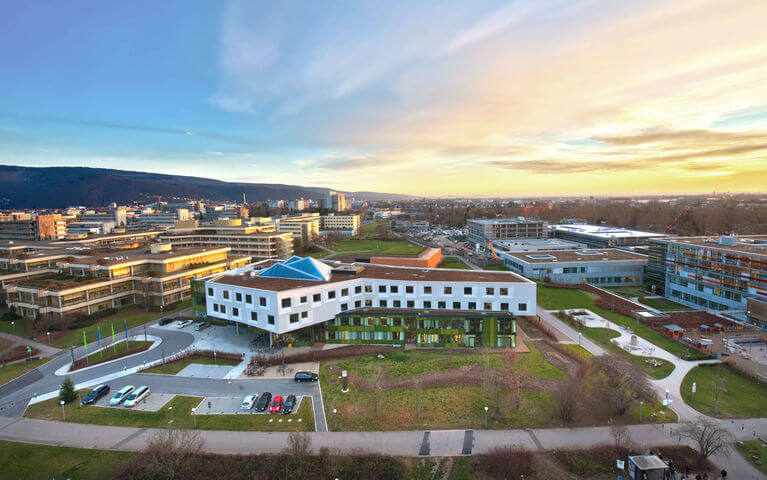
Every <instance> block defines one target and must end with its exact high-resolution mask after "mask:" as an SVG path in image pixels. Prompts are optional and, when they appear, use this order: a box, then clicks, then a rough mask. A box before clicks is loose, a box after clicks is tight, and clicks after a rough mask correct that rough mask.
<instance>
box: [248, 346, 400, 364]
mask: <svg viewBox="0 0 767 480" xmlns="http://www.w3.org/2000/svg"><path fill="white" fill-rule="evenodd" d="M393 348H394V347H387V346H381V345H349V346H348V347H339V348H331V349H330V350H310V351H308V352H299V353H291V354H286V355H285V363H286V364H287V363H304V362H316V361H320V360H335V359H339V358H348V357H359V356H362V355H378V354H379V353H386V352H388V351H391V350H392V349H393ZM251 361H252V362H254V363H259V364H270V365H277V364H278V363H282V354H274V355H253V356H252V357H251Z"/></svg>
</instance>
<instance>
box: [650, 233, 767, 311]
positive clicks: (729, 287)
mask: <svg viewBox="0 0 767 480" xmlns="http://www.w3.org/2000/svg"><path fill="white" fill-rule="evenodd" d="M647 280H648V284H649V285H650V287H651V288H653V289H654V290H655V291H656V292H657V293H660V294H663V295H665V296H666V298H669V299H671V300H674V301H675V302H679V303H681V304H684V305H688V306H691V307H695V308H700V309H708V310H732V311H738V312H743V313H745V312H746V311H747V302H748V300H749V299H753V300H755V301H758V302H765V301H767V235H749V236H738V237H734V236H721V237H679V238H673V237H665V238H657V239H651V240H650V248H649V263H648V266H647ZM744 318H745V315H744Z"/></svg>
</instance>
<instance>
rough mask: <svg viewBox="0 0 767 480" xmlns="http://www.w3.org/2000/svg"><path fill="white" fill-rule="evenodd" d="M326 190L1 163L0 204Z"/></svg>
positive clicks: (309, 194) (258, 196)
mask: <svg viewBox="0 0 767 480" xmlns="http://www.w3.org/2000/svg"><path fill="white" fill-rule="evenodd" d="M328 190H329V189H328V188H319V187H302V186H299V185H281V184H271V183H233V182H223V181H221V180H213V179H210V178H201V177H189V176H182V175H164V174H159V173H148V172H132V171H125V170H114V169H108V168H86V167H39V168H38V167H19V166H10V165H0V208H3V209H11V208H63V207H66V206H69V205H87V206H103V205H108V204H110V203H112V202H116V203H118V204H124V203H128V202H132V201H134V200H149V199H151V197H152V196H153V195H162V196H163V197H169V198H170V197H176V198H181V199H192V200H212V201H217V202H223V201H236V200H241V199H242V194H243V193H245V195H246V197H247V199H248V200H249V201H258V200H270V199H273V200H279V199H282V200H290V199H295V198H302V197H303V198H308V199H320V198H324V196H325V195H326V194H327V192H328ZM347 193H351V194H352V195H354V197H355V198H358V199H363V200H384V199H391V200H394V199H402V198H408V196H407V195H396V194H386V193H375V192H360V193H359V194H357V193H354V192H347Z"/></svg>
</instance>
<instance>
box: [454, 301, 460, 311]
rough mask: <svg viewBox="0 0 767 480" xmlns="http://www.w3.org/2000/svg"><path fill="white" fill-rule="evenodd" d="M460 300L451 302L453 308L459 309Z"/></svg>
mask: <svg viewBox="0 0 767 480" xmlns="http://www.w3.org/2000/svg"><path fill="white" fill-rule="evenodd" d="M460 309H461V302H453V310H460Z"/></svg>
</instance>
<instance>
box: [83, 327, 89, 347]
mask: <svg viewBox="0 0 767 480" xmlns="http://www.w3.org/2000/svg"><path fill="white" fill-rule="evenodd" d="M83 346H84V347H85V350H86V351H87V350H88V339H87V338H86V337H85V329H84V328H83Z"/></svg>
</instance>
